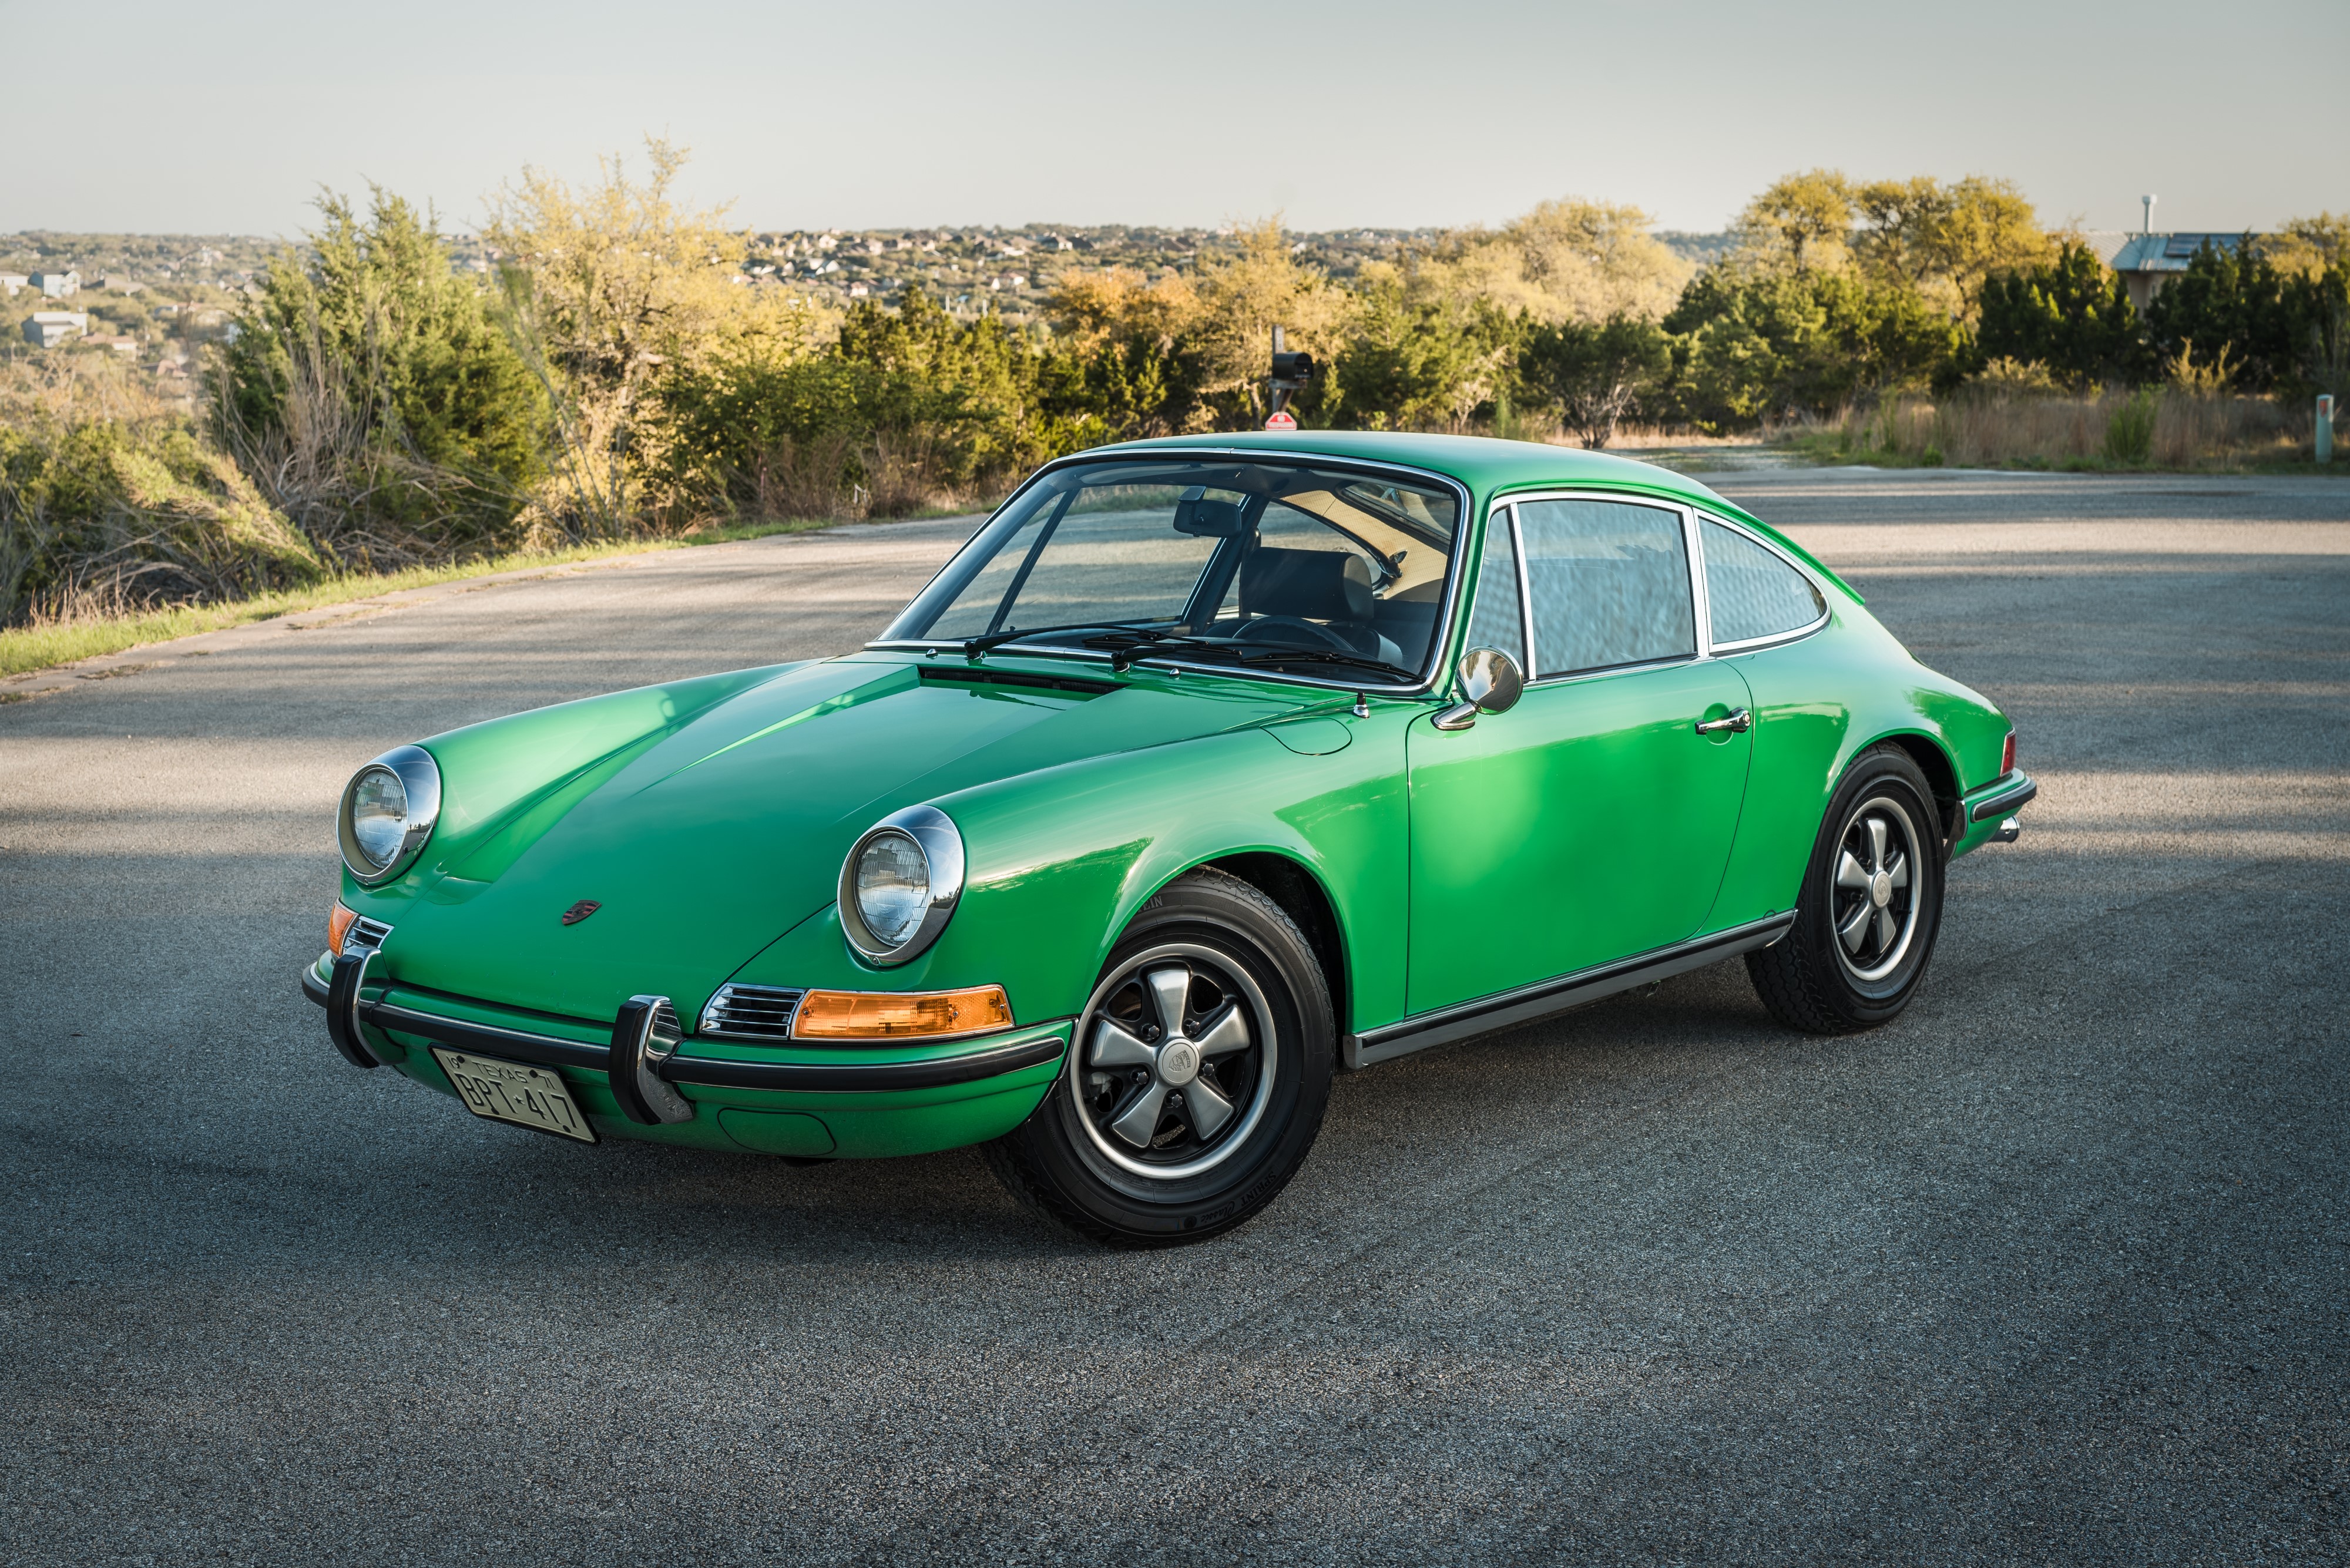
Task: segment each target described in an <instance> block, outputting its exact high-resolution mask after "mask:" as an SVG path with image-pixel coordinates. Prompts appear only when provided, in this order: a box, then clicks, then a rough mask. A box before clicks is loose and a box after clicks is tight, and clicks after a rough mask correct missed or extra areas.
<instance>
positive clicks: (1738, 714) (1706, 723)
mask: <svg viewBox="0 0 2350 1568" xmlns="http://www.w3.org/2000/svg"><path fill="white" fill-rule="evenodd" d="M1753 727H1754V715H1753V714H1752V713H1749V712H1748V711H1746V710H1745V709H1743V708H1740V709H1738V710H1736V711H1733V712H1731V713H1730V714H1728V715H1726V716H1724V717H1722V718H1720V719H1700V720H1699V721H1698V722H1697V732H1698V733H1699V734H1700V735H1711V734H1712V733H1713V732H1715V731H1717V730H1728V731H1729V732H1731V733H1732V734H1734V735H1742V734H1744V733H1746V732H1747V731H1749V730H1751V729H1752V728H1753Z"/></svg>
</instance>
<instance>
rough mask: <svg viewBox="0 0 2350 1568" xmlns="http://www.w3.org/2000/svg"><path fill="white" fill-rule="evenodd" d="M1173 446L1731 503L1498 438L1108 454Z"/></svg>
mask: <svg viewBox="0 0 2350 1568" xmlns="http://www.w3.org/2000/svg"><path fill="white" fill-rule="evenodd" d="M1169 447H1174V448H1184V447H1211V448H1216V449H1220V450H1223V451H1236V452H1289V453H1294V454H1298V455H1305V456H1314V457H1350V458H1356V459H1359V460H1363V461H1367V462H1393V463H1400V464H1403V465H1405V466H1408V467H1411V468H1425V469H1432V470H1434V471H1435V472H1439V473H1445V474H1450V475H1451V476H1452V477H1453V478H1455V479H1458V480H1460V481H1461V482H1462V483H1466V484H1467V485H1469V487H1470V488H1471V489H1472V490H1476V491H1479V492H1481V493H1485V494H1491V493H1493V492H1494V491H1497V490H1505V489H1517V488H1520V487H1523V486H1524V485H1529V484H1593V485H1605V486H1607V487H1608V488H1610V489H1619V488H1621V489H1635V490H1645V491H1648V492H1650V493H1667V494H1673V495H1679V496H1683V497H1686V498H1687V499H1689V500H1690V501H1694V502H1700V503H1703V504H1706V505H1710V506H1725V505H1728V504H1729V503H1727V502H1726V501H1724V500H1723V499H1722V498H1721V496H1719V495H1717V494H1715V493H1713V492H1712V491H1711V490H1709V489H1707V488H1706V487H1705V486H1704V485H1702V484H1700V483H1698V482H1697V481H1695V480H1693V479H1690V478H1689V477H1688V476H1687V475H1684V474H1679V473H1675V472H1673V471H1672V470H1671V469H1669V468H1659V467H1658V466H1657V465H1656V464H1654V463H1649V462H1634V461H1633V460H1631V459H1630V458H1623V457H1611V456H1609V455H1608V454H1607V453H1606V452H1586V451H1584V450H1583V449H1582V448H1580V447H1571V446H1549V445H1545V444H1544V443H1542V442H1539V441H1500V440H1497V439H1495V438H1492V437H1490V436H1453V435H1419V434H1415V433H1409V432H1404V431H1305V430H1301V431H1283V432H1280V433H1277V434H1276V433H1274V432H1270V431H1234V432H1224V433H1220V434H1211V435H1186V436H1166V437H1162V438H1159V439H1158V440H1155V441H1127V442H1123V443H1121V444H1120V445H1118V446H1117V447H1114V448H1109V449H1106V450H1109V451H1116V452H1134V451H1138V450H1145V451H1148V450H1163V449H1165V448H1169ZM1086 455H1087V456H1088V457H1090V456H1094V455H1096V453H1095V452H1088V453H1087V454H1086ZM1733 510H1736V509H1735V508H1733Z"/></svg>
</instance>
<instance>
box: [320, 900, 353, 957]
mask: <svg viewBox="0 0 2350 1568" xmlns="http://www.w3.org/2000/svg"><path fill="white" fill-rule="evenodd" d="M356 919H359V911H358V910H357V909H344V908H343V904H342V900H341V899H339V898H338V899H337V900H335V907H334V908H333V909H329V910H328V911H327V950H328V952H331V953H333V954H334V955H335V956H336V957H337V958H340V957H342V956H343V939H344V938H345V937H347V936H348V935H350V934H351V922H352V921H353V920H356Z"/></svg>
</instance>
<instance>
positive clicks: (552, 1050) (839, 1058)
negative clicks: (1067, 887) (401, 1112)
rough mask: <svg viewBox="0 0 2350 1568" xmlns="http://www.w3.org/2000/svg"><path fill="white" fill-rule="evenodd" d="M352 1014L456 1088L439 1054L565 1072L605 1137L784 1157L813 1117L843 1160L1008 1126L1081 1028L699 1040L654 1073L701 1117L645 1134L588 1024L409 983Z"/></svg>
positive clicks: (610, 1057)
mask: <svg viewBox="0 0 2350 1568" xmlns="http://www.w3.org/2000/svg"><path fill="white" fill-rule="evenodd" d="M333 991H334V987H333V984H332V982H331V981H329V979H328V978H327V977H325V976H322V975H320V974H319V973H318V971H317V967H316V966H313V967H311V968H309V969H306V970H304V971H302V993H303V995H305V996H307V997H308V998H309V999H310V1000H311V1001H312V1002H317V1003H318V1004H319V1005H320V1006H322V1007H329V1006H331V1005H332V1001H333ZM420 1004H422V1005H420ZM350 1012H351V1017H352V1019H353V1020H354V1021H355V1022H356V1023H357V1024H358V1025H359V1026H360V1027H359V1029H358V1030H357V1031H356V1033H358V1035H359V1039H360V1041H361V1042H362V1043H363V1045H364V1049H365V1050H366V1051H367V1052H368V1053H369V1054H372V1055H373V1056H374V1057H375V1058H376V1060H378V1061H380V1062H382V1063H383V1064H386V1065H389V1066H391V1067H394V1068H396V1069H398V1070H399V1071H400V1072H401V1073H403V1074H405V1075H407V1076H409V1077H411V1078H414V1079H416V1080H418V1081H419V1082H420V1083H425V1084H429V1085H432V1086H433V1087H435V1088H440V1089H442V1090H445V1091H447V1092H449V1093H452V1094H453V1093H454V1092H455V1091H454V1089H453V1088H452V1086H451V1085H449V1083H448V1081H447V1079H446V1078H445V1076H444V1075H442V1071H441V1067H440V1064H439V1063H438V1062H437V1061H436V1060H435V1059H434V1058H433V1056H432V1050H431V1047H432V1046H433V1045H446V1046H452V1047H455V1048H457V1049H459V1050H463V1051H469V1052H474V1053H478V1054H482V1055H485V1056H496V1057H501V1058H504V1060H507V1061H512V1062H527V1063H530V1064H533V1065H536V1066H541V1067H549V1068H553V1069H555V1070H556V1072H558V1073H560V1074H561V1075H562V1076H563V1078H564V1080H565V1082H566V1083H567V1084H569V1085H571V1086H572V1088H573V1089H574V1091H575V1093H576V1094H577V1096H578V1097H579V1099H580V1101H581V1106H582V1108H583V1109H584V1110H586V1111H587V1114H588V1116H589V1117H590V1119H591V1120H593V1121H595V1122H596V1124H597V1126H598V1128H599V1130H604V1131H608V1132H611V1133H614V1134H617V1135H619V1136H620V1137H634V1138H639V1139H644V1140H647V1141H651V1142H663V1143H687V1144H694V1145H700V1146H702V1147H721V1148H752V1149H758V1150H763V1151H767V1152H780V1151H785V1150H784V1149H783V1147H782V1146H781V1145H779V1144H778V1143H777V1142H776V1136H775V1129H774V1128H772V1127H768V1126H766V1125H765V1122H766V1120H772V1119H775V1118H776V1117H779V1116H783V1117H789V1118H792V1119H794V1120H795V1123H807V1122H809V1121H810V1120H811V1119H812V1118H814V1119H815V1120H816V1126H817V1127H820V1129H821V1133H820V1135H817V1136H815V1139H814V1141H815V1143H816V1144H817V1145H827V1144H828V1146H829V1147H812V1148H811V1150H810V1151H811V1152H815V1153H831V1154H837V1155H839V1156H843V1157H854V1156H868V1155H871V1156H878V1155H894V1154H914V1153H923V1152H928V1151H929V1150H931V1149H937V1148H951V1147H958V1146H960V1145H962V1144H966V1143H976V1142H983V1141H984V1140H985V1139H986V1138H989V1137H995V1136H997V1135H998V1134H1000V1133H1002V1132H1005V1131H1009V1130H1010V1129H1011V1128H1012V1127H1016V1126H1018V1125H1019V1123H1020V1122H1021V1121H1023V1120H1024V1119H1025V1118H1026V1116H1027V1114H1028V1112H1029V1111H1030V1110H1033V1109H1034V1108H1035V1102H1036V1101H1037V1100H1039V1099H1041V1098H1042V1097H1043V1096H1044V1092H1045V1089H1046V1088H1047V1087H1049V1086H1050V1085H1051V1084H1052V1082H1053V1080H1054V1079H1055V1077H1056V1076H1057V1075H1058V1073H1059V1066H1060V1062H1061V1059H1062V1057H1063V1055H1064V1054H1066V1052H1067V1050H1068V1039H1069V1032H1070V1026H1071V1023H1072V1022H1073V1021H1072V1020H1069V1019H1057V1020H1054V1021H1051V1022H1049V1023H1041V1024H1032V1025H1030V1026H1028V1027H1026V1028H1022V1029H1012V1030H1007V1031H1005V1032H1003V1033H1001V1034H993V1035H987V1036H983V1037H982V1038H979V1039H975V1040H958V1041H952V1042H950V1043H947V1044H940V1045H934V1046H929V1047H920V1046H910V1045H899V1046H896V1047H888V1048H879V1049H877V1048H869V1047H868V1048H842V1047H814V1046H807V1045H803V1044H789V1045H786V1044H777V1045H775V1046H773V1047H769V1046H761V1045H736V1044H734V1043H733V1042H729V1043H728V1044H727V1046H725V1047H723V1050H724V1052H725V1054H716V1053H714V1052H712V1050H711V1045H712V1044H714V1043H708V1042H700V1041H696V1040H693V1039H688V1040H685V1041H683V1042H682V1043H681V1044H680V1045H679V1046H678V1048H677V1049H676V1050H675V1051H674V1052H672V1053H671V1054H670V1055H668V1056H667V1057H666V1058H665V1059H663V1060H661V1061H660V1062H659V1063H658V1064H649V1070H650V1071H651V1072H652V1073H654V1074H655V1075H658V1077H659V1078H660V1080H661V1081H663V1082H664V1083H666V1084H669V1085H672V1086H674V1087H675V1088H676V1089H677V1090H678V1091H679V1093H680V1096H681V1098H682V1099H683V1100H685V1101H686V1102H687V1103H688V1104H689V1105H690V1106H691V1107H692V1109H693V1112H694V1115H693V1116H692V1117H691V1120H689V1121H685V1122H683V1123H681V1124H679V1125H675V1126H658V1125H656V1126H646V1125H643V1124H642V1123H640V1122H639V1121H637V1120H635V1119H633V1118H632V1117H631V1116H629V1115H628V1114H626V1113H624V1111H623V1109H622V1107H621V1106H620V1104H619V1100H618V1099H616V1098H615V1096H614V1095H613V1090H612V1084H611V1073H612V1067H613V1063H614V1051H613V1042H612V1040H611V1039H610V1038H608V1037H607V1038H602V1039H598V1038H596V1035H597V1034H598V1033H599V1032H600V1031H599V1027H598V1025H596V1024H594V1023H589V1022H587V1021H586V1020H570V1019H561V1020H558V1019H552V1018H549V1019H546V1020H545V1021H544V1022H543V1023H541V1022H540V1021H539V1020H536V1019H519V1018H515V1017H513V1016H511V1015H508V1016H503V1017H502V1016H499V1015H498V1014H499V1010H496V1009H494V1008H491V1007H489V1006H487V1005H486V1004H484V1003H480V1002H473V1001H471V1000H470V999H466V998H460V997H451V996H443V995H442V994H440V993H438V992H427V991H424V990H422V989H421V988H420V987H415V986H410V985H403V984H401V983H400V981H385V982H382V983H380V984H379V983H377V982H376V981H367V982H366V983H365V984H364V985H363V986H360V987H359V988H357V989H356V991H355V992H354V995H353V1005H352V1007H351V1009H350ZM468 1014H470V1016H467V1015H468ZM525 1024H532V1025H535V1026H532V1027H525V1026H524V1025H525ZM346 1054H348V1052H347V1053H346ZM763 1118H764V1119H763ZM801 1130H802V1132H805V1129H804V1128H803V1129H801ZM799 1136H800V1134H798V1133H795V1137H799ZM803 1141H805V1140H803ZM794 1147H796V1145H795V1146H794Z"/></svg>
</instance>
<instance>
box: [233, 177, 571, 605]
mask: <svg viewBox="0 0 2350 1568" xmlns="http://www.w3.org/2000/svg"><path fill="white" fill-rule="evenodd" d="M318 211H319V213H320V216H321V219H322V222H321V223H320V226H319V228H318V229H317V232H316V233H314V234H309V235H307V236H306V237H307V239H308V241H309V243H310V247H311V250H312V253H313V258H314V259H312V260H311V261H310V262H309V263H308V264H307V265H306V263H305V261H304V259H303V258H302V257H301V256H300V255H299V254H297V253H296V252H294V251H291V250H288V251H286V252H283V253H281V254H280V255H279V256H278V258H277V260H276V263H274V264H273V265H271V267H270V268H269V271H268V273H267V274H266V275H265V277H264V279H263V281H262V289H261V296H260V297H259V298H258V299H256V300H255V301H254V302H253V303H252V304H251V305H250V306H248V307H247V308H246V309H245V311H244V313H243V315H242V317H240V320H239V323H238V325H239V327H240V328H241V330H240V331H239V333H238V335H237V336H236V337H235V338H234V340H233V341H232V342H230V343H229V345H228V346H227V348H226V350H225V353H224V359H223V364H222V371H221V379H220V383H219V387H218V397H217V402H216V410H215V415H216V424H217V426H218V431H219V433H220V435H221V436H222V437H223V439H224V442H225V444H226V445H227V446H228V448H229V450H230V451H232V452H234V453H236V454H237V456H238V458H239V460H240V461H241V462H244V466H245V468H246V470H247V472H250V473H252V474H253V475H254V477H255V481H256V482H257V483H260V484H261V485H262V486H263V488H264V490H265V492H266V493H269V495H270V497H271V499H272V500H273V501H275V502H276V504H278V505H280V506H281V507H283V508H284V509H285V510H286V513H287V514H289V515H290V516H292V517H293V518H294V520H295V522H296V524H298V525H299V526H301V527H302V528H303V529H304V531H305V532H306V533H307V534H308V535H310V536H311V537H313V538H315V539H317V540H318V541H319V542H320V543H321V544H323V545H326V546H327V547H328V549H329V550H331V551H333V552H334V553H336V554H338V556H342V557H343V558H344V559H346V560H347V561H350V562H354V563H357V562H360V561H369V562H372V561H375V560H376V559H377V558H378V557H382V558H384V559H386V560H390V561H397V560H401V559H413V558H420V557H423V556H434V555H441V554H447V553H450V552H452V551H464V550H469V549H474V548H486V547H492V546H496V545H505V544H508V543H510V542H511V540H510V538H509V537H508V535H509V533H510V529H511V526H512V524H513V523H514V520H515V517H516V515H517V514H518V513H520V511H521V510H522V508H523V506H524V504H525V501H526V499H527V495H528V492H529V489H530V487H531V485H532V484H534V483H536V481H537V479H538V478H539V476H540V475H541V473H542V472H544V468H543V452H544V441H545V435H546V401H545V399H544V398H543V397H542V396H541V394H540V390H539V389H538V388H537V387H536V385H535V384H534V383H533V380H532V378H531V376H530V374H529V372H528V370H527V369H526V368H525V365H524V363H523V361H522V359H521V358H519V357H518V356H517V355H516V354H515V350H514V348H513V347H512V345H511V344H510V342H509V341H508V339H507V337H506V335H505V333H504V329H503V328H502V327H501V326H500V324H499V322H498V320H497V319H496V317H495V315H494V310H493V302H492V301H491V299H490V298H489V297H488V296H486V295H485V294H484V291H483V290H482V289H481V288H480V287H478V286H476V285H475V284H474V283H473V281H472V280H471V279H469V278H464V277H461V276H459V275H457V274H455V273H454V272H453V271H452V269H451V267H450V265H449V254H448V250H447V248H446V246H445V245H443V244H442V240H441V237H440V234H439V233H438V232H437V231H436V230H435V228H434V226H433V224H432V219H431V217H430V216H429V214H425V213H419V212H418V211H417V210H416V209H415V208H414V207H412V206H411V205H410V204H409V203H408V202H404V201H402V200H401V199H400V197H398V196H395V195H392V194H390V193H389V192H385V191H382V190H380V189H378V190H376V191H375V192H374V193H373V197H372V200H371V202H370V203H369V210H368V213H367V214H366V216H365V217H361V216H360V214H359V212H358V210H357V209H356V208H355V207H354V206H353V205H352V203H351V202H349V201H348V199H347V198H345V197H342V196H338V195H336V194H333V193H331V192H329V193H328V194H326V195H324V196H322V197H321V198H320V199H319V202H318Z"/></svg>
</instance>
